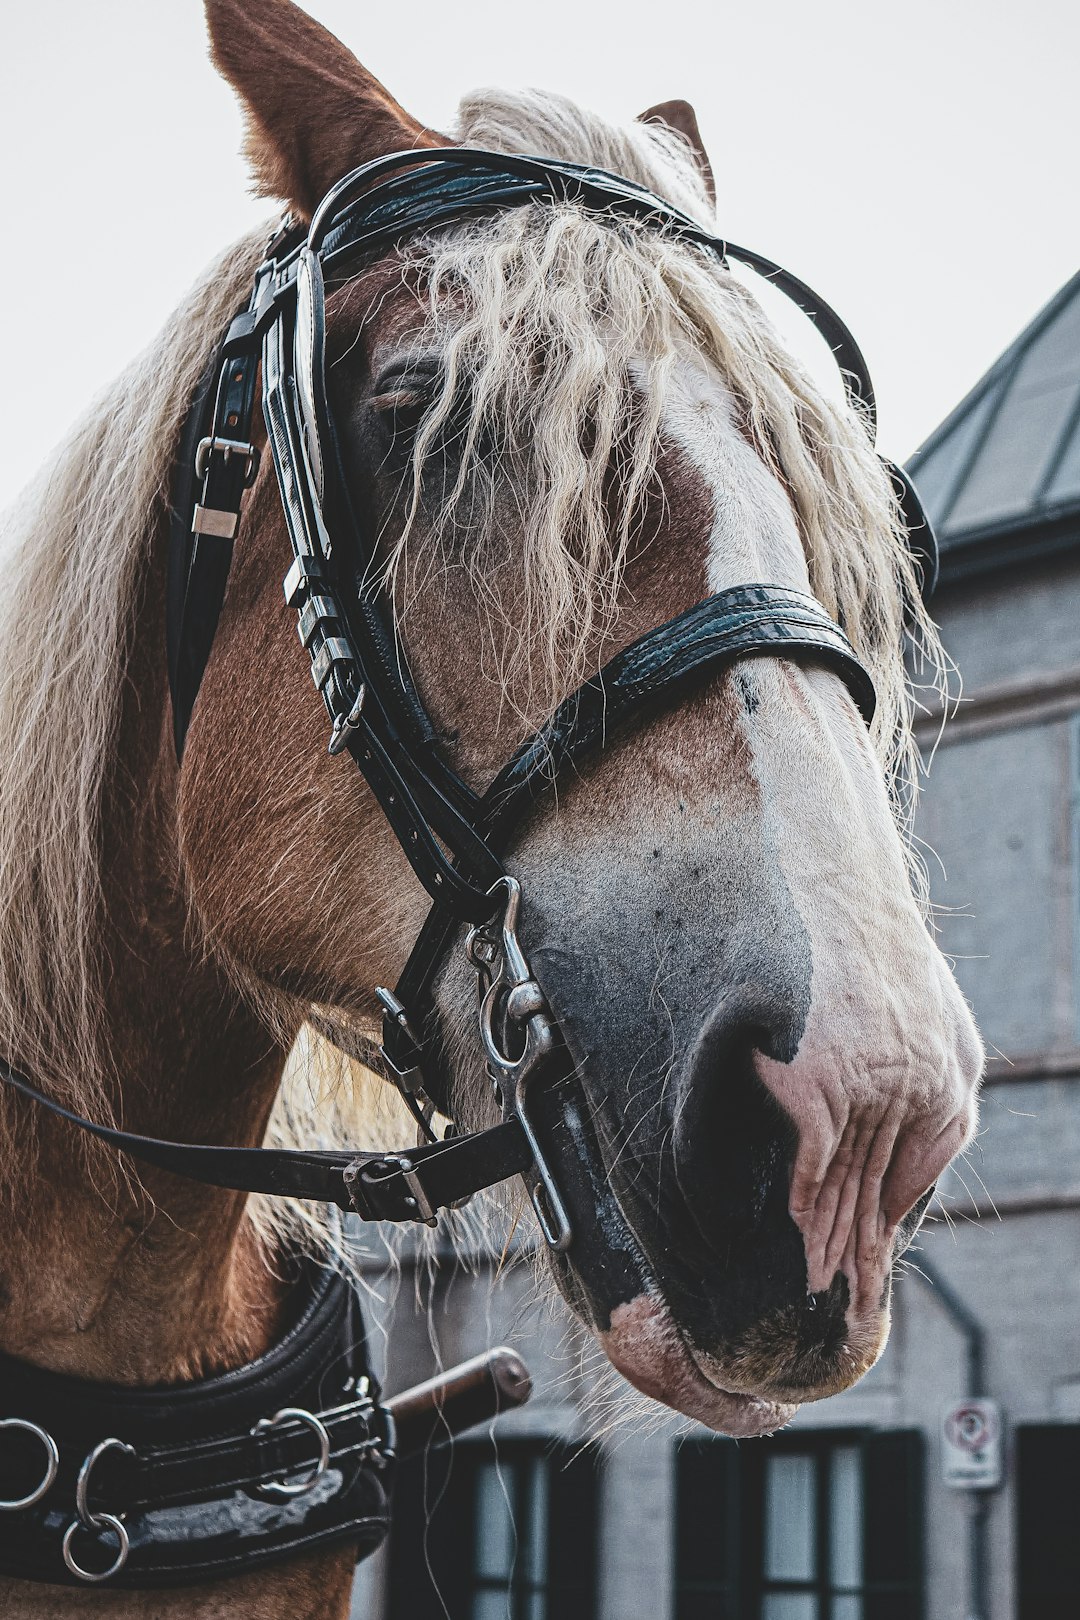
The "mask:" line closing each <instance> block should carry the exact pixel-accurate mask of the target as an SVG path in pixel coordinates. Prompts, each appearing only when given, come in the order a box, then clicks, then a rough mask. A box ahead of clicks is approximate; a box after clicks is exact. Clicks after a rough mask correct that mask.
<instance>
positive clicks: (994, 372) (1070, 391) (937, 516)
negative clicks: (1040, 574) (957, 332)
mask: <svg viewBox="0 0 1080 1620" xmlns="http://www.w3.org/2000/svg"><path fill="white" fill-rule="evenodd" d="M908 470H909V471H910V472H911V474H912V476H913V478H914V479H915V481H916V483H917V485H918V489H919V494H920V495H921V496H922V499H923V501H924V503H925V505H926V508H927V511H928V512H929V514H930V517H931V519H932V521H933V523H934V526H935V528H936V530H937V534H938V540H939V542H940V544H941V552H942V571H943V576H944V577H945V578H948V577H949V576H950V575H952V576H953V577H956V576H957V575H958V574H960V573H964V572H967V571H969V569H968V567H966V566H965V564H969V565H970V566H971V567H975V566H979V567H980V568H981V567H982V566H985V565H986V563H988V562H991V561H998V562H1006V561H1012V560H1016V559H1017V557H1018V555H1019V554H1020V552H1021V551H1022V552H1023V553H1024V554H1030V552H1031V551H1032V549H1033V548H1034V549H1040V541H1039V539H1037V538H1036V535H1038V536H1040V537H1043V538H1045V539H1049V538H1050V537H1052V536H1057V542H1058V543H1063V542H1064V541H1066V540H1070V541H1071V542H1072V543H1075V542H1076V540H1077V539H1078V538H1080V525H1078V523H1077V519H1078V518H1080V273H1077V275H1075V276H1074V277H1073V278H1072V280H1071V281H1068V282H1066V284H1065V286H1064V287H1062V289H1061V291H1060V292H1059V293H1058V294H1057V295H1056V297H1054V298H1052V299H1051V300H1050V302H1049V303H1048V304H1047V306H1046V308H1045V309H1044V310H1042V311H1041V312H1040V314H1038V315H1037V316H1036V317H1035V319H1034V320H1033V321H1032V323H1031V325H1030V326H1029V327H1028V328H1027V329H1026V331H1024V332H1021V334H1020V336H1019V337H1018V338H1017V339H1016V341H1015V343H1013V344H1012V345H1011V346H1010V347H1009V348H1008V349H1006V351H1005V353H1004V354H1003V355H1002V356H1001V358H1000V359H999V360H996V361H995V362H994V364H993V365H992V366H991V367H990V370H989V371H988V372H987V373H986V375H985V377H983V378H982V379H981V381H980V382H978V383H976V385H975V387H974V388H973V389H972V390H971V393H970V394H968V396H967V398H966V399H963V400H961V402H960V404H959V405H958V406H957V407H956V409H955V410H954V411H952V412H951V413H950V415H949V416H947V417H946V418H945V420H944V422H942V424H941V426H940V427H939V428H936V429H935V430H934V432H933V433H932V434H931V435H930V437H929V438H928V439H927V441H926V443H925V444H923V445H921V446H920V448H919V449H918V450H917V451H916V452H915V454H914V456H913V457H912V458H911V460H910V462H909V463H908ZM1022 537H1026V541H1025V543H1024V544H1022V545H1021V544H1020V542H1021V539H1022ZM977 558H979V559H982V561H981V562H980V563H979V564H977V563H976V559H977Z"/></svg>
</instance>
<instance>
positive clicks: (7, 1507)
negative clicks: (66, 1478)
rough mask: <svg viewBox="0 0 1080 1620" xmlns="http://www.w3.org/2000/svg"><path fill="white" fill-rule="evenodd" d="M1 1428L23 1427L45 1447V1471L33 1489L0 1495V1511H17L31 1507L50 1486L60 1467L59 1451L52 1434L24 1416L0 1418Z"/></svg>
mask: <svg viewBox="0 0 1080 1620" xmlns="http://www.w3.org/2000/svg"><path fill="white" fill-rule="evenodd" d="M3 1429H23V1430H25V1432H26V1433H27V1434H32V1435H33V1436H34V1439H35V1440H40V1441H41V1444H42V1445H43V1446H44V1447H45V1472H44V1474H43V1475H42V1476H41V1480H40V1482H39V1483H38V1484H37V1485H35V1486H34V1489H33V1490H32V1491H29V1492H28V1493H27V1495H26V1496H13V1497H6V1498H5V1497H0V1513H18V1512H20V1511H21V1510H22V1509H23V1508H28V1507H33V1505H34V1503H35V1502H40V1501H41V1498H42V1497H43V1496H44V1495H45V1492H46V1491H47V1490H49V1489H50V1488H51V1486H52V1484H53V1482H54V1481H55V1479H56V1473H57V1470H58V1468H59V1467H60V1453H59V1451H57V1449H56V1441H55V1440H54V1439H53V1437H52V1435H51V1434H49V1433H48V1431H47V1430H45V1429H42V1428H40V1427H39V1426H38V1424H36V1423H28V1422H27V1420H26V1419H25V1418H0V1430H3Z"/></svg>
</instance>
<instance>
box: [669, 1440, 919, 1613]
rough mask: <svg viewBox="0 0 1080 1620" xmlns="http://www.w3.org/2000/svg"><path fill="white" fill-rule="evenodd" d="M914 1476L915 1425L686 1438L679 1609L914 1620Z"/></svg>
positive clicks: (682, 1470)
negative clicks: (900, 1430) (743, 1439)
mask: <svg viewBox="0 0 1080 1620" xmlns="http://www.w3.org/2000/svg"><path fill="white" fill-rule="evenodd" d="M920 1480H921V1459H920V1456H919V1436H918V1435H914V1434H862V1433H852V1432H851V1431H845V1432H840V1433H837V1432H835V1431H830V1432H827V1433H820V1434H814V1433H812V1432H810V1431H807V1432H805V1433H804V1434H801V1435H781V1436H778V1437H776V1438H774V1439H772V1440H764V1441H755V1442H753V1443H750V1444H747V1445H743V1446H735V1445H733V1444H731V1443H730V1442H727V1441H709V1440H706V1441H694V1442H688V1443H686V1444H684V1445H683V1447H682V1448H681V1450H680V1453H679V1460H678V1496H677V1513H678V1542H677V1548H676V1615H677V1620H918V1617H919V1616H920V1614H921V1612H922V1608H921V1589H922V1548H921V1539H922V1538H921V1523H920V1515H919V1482H920Z"/></svg>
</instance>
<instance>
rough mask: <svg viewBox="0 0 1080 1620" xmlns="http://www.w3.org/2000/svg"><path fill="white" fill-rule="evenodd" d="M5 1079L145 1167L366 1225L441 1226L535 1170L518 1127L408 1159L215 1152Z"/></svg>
mask: <svg viewBox="0 0 1080 1620" xmlns="http://www.w3.org/2000/svg"><path fill="white" fill-rule="evenodd" d="M0 1077H2V1078H3V1079H4V1080H6V1081H7V1083H8V1084H9V1085H10V1086H12V1087H13V1088H14V1089H15V1090H16V1091H19V1092H21V1093H22V1094H23V1096H24V1097H28V1098H30V1100H31V1101H32V1102H35V1103H39V1104H40V1105H41V1107H42V1108H47V1109H48V1110H49V1112H50V1113H52V1114H55V1115H56V1116H57V1117H58V1118H59V1119H64V1120H67V1122H68V1124H70V1125H75V1126H77V1127H78V1128H79V1130H81V1131H85V1132H86V1133H87V1134H88V1135H89V1136H94V1137H97V1139H98V1141H100V1142H107V1143H108V1144H109V1146H110V1147H114V1148H116V1149H118V1150H119V1151H120V1152H121V1153H129V1154H130V1155H131V1156H132V1158H134V1159H139V1160H141V1161H142V1162H143V1163H144V1164H153V1165H156V1166H157V1168H158V1169H159V1170H168V1171H169V1172H170V1173H171V1174H173V1175H176V1176H186V1177H188V1179H189V1180H191V1181H199V1182H202V1183H203V1184H204V1185H205V1186H210V1187H227V1188H230V1189H231V1190H232V1191H234V1192H253V1193H255V1192H257V1193H269V1194H270V1195H271V1196H272V1197H275V1198H312V1199H315V1200H317V1201H318V1202H319V1203H330V1204H337V1205H338V1207H339V1208H341V1209H347V1210H352V1211H353V1212H354V1213H355V1214H357V1215H359V1216H360V1218H361V1220H365V1221H426V1222H428V1223H429V1224H430V1223H431V1222H432V1221H433V1220H434V1218H435V1215H436V1213H437V1212H438V1211H439V1210H440V1209H446V1208H448V1207H449V1206H450V1205H451V1204H456V1203H459V1202H460V1201H461V1200H462V1199H464V1198H467V1197H469V1195H470V1194H471V1193H474V1192H479V1191H480V1190H481V1189H482V1188H484V1187H490V1186H493V1185H494V1184H495V1182H497V1181H505V1180H506V1179H507V1177H508V1176H513V1175H517V1174H518V1172H519V1171H524V1170H527V1169H528V1168H529V1166H530V1164H531V1163H532V1154H531V1152H530V1150H529V1145H528V1143H527V1142H526V1140H525V1137H524V1135H523V1134H522V1131H521V1127H520V1126H519V1125H518V1123H517V1121H516V1120H506V1121H504V1123H503V1124H502V1125H495V1126H492V1128H491V1129H490V1130H486V1131H478V1132H476V1133H474V1134H472V1135H470V1136H459V1137H451V1138H450V1139H449V1140H447V1141H443V1142H434V1143H427V1144H426V1145H425V1146H423V1147H417V1148H410V1149H405V1150H403V1151H402V1152H400V1153H349V1152H344V1151H343V1152H338V1153H315V1152H312V1153H306V1152H303V1151H301V1150H297V1149H288V1148H240V1147H213V1146H209V1145H205V1146H204V1145H203V1144H201V1143H197V1142H170V1141H167V1140H165V1139H164V1138H161V1137H156V1136H138V1135H136V1134H135V1133H133V1132H131V1131H121V1130H116V1129H114V1128H113V1127H111V1126H109V1125H98V1124H96V1123H95V1122H94V1121H93V1120H89V1119H84V1118H83V1116H82V1115H81V1114H76V1113H73V1112H72V1110H71V1109H70V1108H64V1107H63V1106H62V1104H60V1103H58V1102H55V1101H54V1100H53V1098H51V1097H48V1096H46V1095H45V1093H44V1092H42V1091H39V1090H38V1088H37V1087H36V1086H35V1085H33V1084H32V1082H31V1081H29V1080H28V1079H27V1078H26V1076H25V1075H23V1074H20V1073H19V1072H18V1070H16V1069H13V1068H12V1067H11V1065H10V1064H9V1063H6V1062H4V1061H3V1060H0Z"/></svg>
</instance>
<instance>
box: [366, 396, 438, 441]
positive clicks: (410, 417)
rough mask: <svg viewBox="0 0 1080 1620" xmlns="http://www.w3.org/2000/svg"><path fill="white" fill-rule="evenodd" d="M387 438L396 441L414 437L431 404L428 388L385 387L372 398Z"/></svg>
mask: <svg viewBox="0 0 1080 1620" xmlns="http://www.w3.org/2000/svg"><path fill="white" fill-rule="evenodd" d="M371 403H372V407H373V409H374V410H375V411H376V412H377V413H378V415H379V419H380V421H381V422H382V424H383V426H384V428H385V430H386V433H387V436H388V438H390V440H391V441H393V442H396V443H403V442H405V441H411V440H413V439H415V437H416V435H417V433H418V432H419V430H420V424H421V422H422V421H423V420H424V417H425V416H426V414H427V412H428V409H429V407H430V405H431V393H430V391H429V390H428V389H421V388H416V387H408V388H406V387H398V388H394V389H386V390H384V391H382V392H380V393H378V394H376V396H375V398H374V399H373V400H372V402H371Z"/></svg>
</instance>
